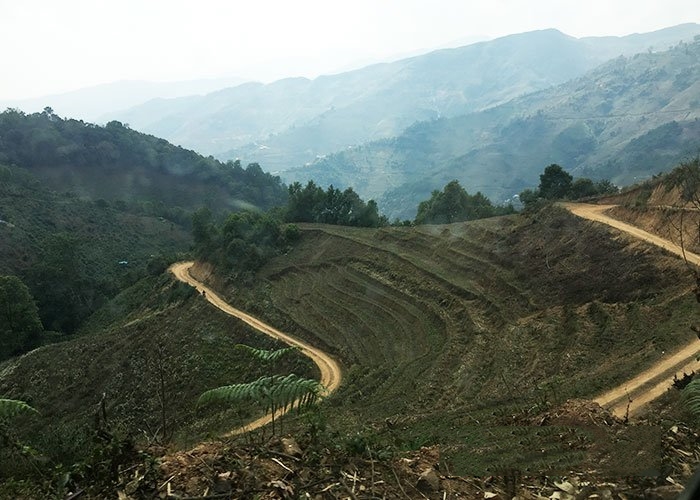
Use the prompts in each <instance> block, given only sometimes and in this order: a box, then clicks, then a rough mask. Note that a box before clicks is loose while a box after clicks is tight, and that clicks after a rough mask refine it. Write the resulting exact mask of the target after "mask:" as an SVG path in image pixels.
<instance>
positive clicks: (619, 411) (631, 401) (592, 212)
mask: <svg viewBox="0 0 700 500" xmlns="http://www.w3.org/2000/svg"><path fill="white" fill-rule="evenodd" d="M561 206H563V207H564V208H566V209H567V210H569V211H570V212H571V213H573V214H574V215H577V216H579V217H582V218H584V219H588V220H592V221H595V222H601V223H603V224H607V225H609V226H612V227H614V228H616V229H619V230H620V231H623V232H625V233H628V234H630V235H632V236H634V237H635V238H639V239H642V240H644V241H647V242H649V243H652V244H654V245H657V246H659V247H661V248H663V249H665V250H668V251H669V252H672V253H675V254H676V255H678V256H680V257H682V256H683V250H682V249H681V247H680V246H678V245H676V244H675V243H672V242H670V241H668V240H665V239H663V238H659V237H658V236H656V235H653V234H651V233H648V232H646V231H644V230H642V229H639V228H638V227H635V226H632V225H630V224H626V223H624V222H621V221H619V220H617V219H613V218H612V217H609V216H607V215H605V213H604V212H605V211H606V210H608V209H609V208H611V207H612V205H589V204H584V203H562V204H561ZM685 257H686V259H687V260H688V262H690V263H692V264H695V265H697V266H700V255H697V254H694V253H690V252H688V251H686V252H685ZM699 352H700V342H699V341H698V340H697V339H693V340H692V341H691V342H689V343H688V344H687V345H685V346H684V347H682V348H681V349H679V350H678V351H676V352H675V353H670V354H669V355H668V356H666V357H665V358H664V359H662V360H661V361H659V362H658V363H656V364H655V365H654V366H652V367H651V368H649V369H648V370H645V371H644V372H642V373H640V374H639V375H637V376H636V377H634V378H632V379H630V380H628V381H626V382H624V383H623V384H621V385H619V386H618V387H615V388H613V389H611V390H610V391H608V392H606V393H605V394H601V395H600V396H598V397H597V398H596V399H595V401H596V402H597V403H599V404H600V405H601V406H604V407H606V408H608V409H609V410H610V411H612V412H613V413H614V414H615V415H616V416H618V417H621V418H623V417H625V415H626V413H627V409H628V405H629V415H630V416H633V415H635V414H636V413H639V411H640V410H641V408H642V407H643V406H644V405H645V404H647V403H649V402H650V401H653V400H654V399H656V398H658V397H659V396H661V395H662V394H664V393H665V392H666V391H667V390H668V388H669V387H670V386H671V384H672V382H673V377H674V375H677V376H678V377H680V376H682V375H683V373H684V372H685V373H690V372H691V371H693V370H698V369H699V368H700V363H698V361H696V357H697V355H698V353H699Z"/></svg>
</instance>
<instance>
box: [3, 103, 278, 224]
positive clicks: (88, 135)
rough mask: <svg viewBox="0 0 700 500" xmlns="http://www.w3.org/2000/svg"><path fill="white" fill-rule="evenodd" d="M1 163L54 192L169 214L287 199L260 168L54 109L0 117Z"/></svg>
mask: <svg viewBox="0 0 700 500" xmlns="http://www.w3.org/2000/svg"><path fill="white" fill-rule="evenodd" d="M0 163H3V164H8V165H17V166H20V167H24V168H27V169H28V170H30V171H31V172H32V173H33V174H34V175H35V176H36V177H37V178H38V179H39V180H40V181H41V182H42V183H44V184H45V185H46V186H47V187H49V188H51V189H53V190H55V191H59V192H63V191H67V192H71V193H75V194H77V195H79V196H81V197H85V198H89V199H93V200H98V199H104V200H108V201H116V200H121V201H124V202H136V203H147V204H151V205H152V206H155V207H160V208H162V209H163V210H170V211H172V210H175V209H177V208H179V209H181V210H185V211H191V210H194V209H197V208H199V207H202V206H208V207H209V208H211V209H212V210H214V211H217V212H218V211H223V210H236V209H241V208H243V207H247V208H251V207H255V208H259V209H267V208H270V207H273V206H277V205H281V204H284V202H285V200H286V190H285V189H284V187H283V186H282V185H281V183H280V181H279V178H277V177H273V176H271V175H269V174H266V173H264V172H263V171H262V169H261V168H260V167H259V166H258V165H249V166H248V167H246V168H243V167H242V166H241V165H240V163H236V162H230V163H228V164H223V163H221V162H219V161H217V160H215V159H214V158H211V157H209V158H205V157H203V156H201V155H199V154H197V153H195V152H193V151H189V150H186V149H183V148H181V147H176V146H173V145H172V144H170V143H168V142H167V141H165V140H163V139H158V138H156V137H153V136H149V135H145V134H141V133H139V132H136V131H134V130H131V129H130V128H128V127H127V126H124V125H123V124H122V123H120V122H116V121H113V122H110V123H108V124H107V125H106V126H104V127H100V126H96V125H92V124H89V123H85V122H83V121H77V120H64V119H62V118H61V117H59V116H57V115H56V114H55V113H54V112H53V110H51V109H49V108H47V109H46V110H45V111H43V112H42V113H33V114H25V113H23V112H20V111H16V110H7V111H5V112H3V113H0ZM166 207H167V208H166Z"/></svg>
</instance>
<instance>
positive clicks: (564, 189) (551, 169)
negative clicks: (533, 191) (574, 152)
mask: <svg viewBox="0 0 700 500" xmlns="http://www.w3.org/2000/svg"><path fill="white" fill-rule="evenodd" d="M572 181H573V177H572V176H571V174H569V173H568V172H566V171H565V170H564V169H563V168H561V167H560V166H559V165H557V164H556V163H553V164H551V165H550V166H548V167H547V168H545V169H544V173H542V174H541V175H540V188H539V190H540V196H541V197H542V198H546V199H548V200H553V199H559V198H565V197H566V196H568V195H569V193H570V191H571V183H572Z"/></svg>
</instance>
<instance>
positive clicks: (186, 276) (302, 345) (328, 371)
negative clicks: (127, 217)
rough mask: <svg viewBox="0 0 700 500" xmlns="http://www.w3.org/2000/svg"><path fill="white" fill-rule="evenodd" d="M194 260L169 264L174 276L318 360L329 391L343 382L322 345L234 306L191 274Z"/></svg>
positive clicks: (265, 418)
mask: <svg viewBox="0 0 700 500" xmlns="http://www.w3.org/2000/svg"><path fill="white" fill-rule="evenodd" d="M193 264H194V262H178V263H176V264H173V265H172V266H170V272H172V273H173V274H174V275H175V277H176V278H177V279H179V280H180V281H184V282H185V283H188V284H189V285H192V286H193V287H195V288H196V289H197V291H198V292H199V293H202V292H205V293H206V299H207V300H208V301H209V302H210V303H211V304H213V305H214V306H216V307H217V308H219V309H221V310H222V311H223V312H225V313H226V314H229V315H231V316H234V317H236V318H238V319H240V320H242V321H244V322H245V323H247V324H248V325H250V326H252V327H253V328H255V329H256V330H258V331H259V332H262V333H264V334H265V335H268V336H270V337H272V338H275V339H279V340H281V341H282V342H284V343H285V344H288V345H290V346H293V347H297V348H298V349H299V351H301V353H302V354H304V355H305V356H307V357H309V358H311V360H312V361H313V362H314V363H316V366H318V368H319V370H320V371H321V384H322V385H323V386H324V387H325V388H326V391H327V394H326V395H328V394H330V393H332V392H333V391H335V390H336V389H337V388H338V387H339V386H340V381H341V379H342V372H341V371H340V366H339V365H338V363H337V362H336V361H335V360H334V359H333V358H332V357H331V356H329V355H328V354H326V353H325V352H323V351H321V350H320V349H316V348H315V347H313V346H311V345H309V344H307V343H306V342H303V341H301V340H298V339H295V338H294V337H292V336H290V335H287V334H286V333H283V332H281V331H279V330H277V329H276V328H273V327H271V326H270V325H268V324H266V323H264V322H262V321H260V320H259V319H257V318H254V317H253V316H251V315H249V314H246V313H244V312H243V311H241V310H239V309H236V308H235V307H232V306H230V305H229V304H227V303H226V302H225V301H224V300H223V299H222V298H221V297H219V296H218V295H217V294H216V292H215V291H214V290H212V289H211V288H209V287H207V286H206V285H204V284H203V283H200V282H199V281H197V280H196V279H194V278H193V277H192V276H191V275H190V268H191V267H192V265H193ZM284 413H285V411H282V410H280V411H278V412H276V413H275V418H278V417H280V416H281V415H284ZM271 421H272V415H271V414H270V415H265V416H263V417H261V418H259V419H257V420H255V421H253V422H250V423H249V424H246V425H245V426H243V427H240V428H238V429H234V430H232V431H231V432H229V433H227V434H226V436H233V435H236V434H243V433H245V432H248V431H252V430H254V429H257V428H259V427H262V426H264V425H267V424H268V423H270V422H271Z"/></svg>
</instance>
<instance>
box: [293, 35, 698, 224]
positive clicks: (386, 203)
mask: <svg viewBox="0 0 700 500" xmlns="http://www.w3.org/2000/svg"><path fill="white" fill-rule="evenodd" d="M699 118H700V38H698V40H696V41H694V42H690V43H685V42H683V43H679V44H677V45H676V46H675V47H673V48H672V49H670V50H667V51H663V52H644V53H641V54H636V55H634V56H632V57H618V58H615V59H613V60H611V61H609V62H607V63H605V64H603V65H602V66H600V67H598V68H596V69H595V70H592V71H590V72H589V73H587V74H586V75H585V76H582V77H580V78H577V79H574V80H571V81H569V82H566V83H563V84H561V85H559V86H556V87H552V88H549V89H546V90H542V91H539V92H536V93H532V94H528V95H526V96H523V97H520V98H517V99H513V100H512V101H510V102H508V103H506V104H502V105H500V106H495V107H492V108H490V109H487V110H484V111H481V112H478V113H472V114H468V115H462V116H457V117H453V118H443V119H440V120H433V121H428V122H422V123H417V124H415V125H413V126H412V127H409V128H408V129H407V130H406V131H404V132H403V133H402V134H400V135H398V136H397V137H395V138H391V139H385V140H381V141H375V142H372V143H368V144H365V145H361V146H358V147H354V148H351V149H346V150H345V151H342V152H338V153H335V154H333V155H329V156H328V157H326V158H323V159H320V160H318V161H316V162H315V163H314V164H312V165H311V166H308V167H303V168H298V169H293V170H290V171H286V172H284V173H283V178H284V179H286V180H287V181H288V182H291V181H294V180H303V179H309V178H312V179H314V180H315V181H316V182H317V183H320V184H321V185H324V184H327V183H328V184H333V185H335V186H336V187H339V188H342V187H344V186H346V185H351V186H353V187H354V188H355V190H356V191H357V192H358V193H359V194H360V195H361V196H363V197H365V198H374V199H376V200H377V201H378V203H379V206H380V207H381V209H382V210H383V211H384V212H385V213H386V214H387V215H389V216H392V217H401V218H403V217H407V218H412V217H413V215H414V214H415V208H416V207H417V205H418V203H419V202H420V201H421V200H423V199H427V198H428V197H429V196H430V192H431V191H432V190H434V189H440V188H442V187H443V186H444V185H445V184H446V183H447V182H449V181H450V180H452V179H457V180H459V181H460V183H461V184H462V186H464V187H465V189H467V191H469V192H470V193H474V192H476V191H481V192H482V193H484V194H486V195H487V196H489V197H491V198H492V199H493V200H495V201H498V202H502V201H505V200H506V199H508V198H511V197H512V196H513V195H515V194H517V193H519V192H520V191H521V190H522V189H524V188H527V187H533V186H536V185H537V183H538V175H539V174H540V173H541V172H542V170H543V169H544V167H545V166H547V165H548V164H550V163H558V164H560V165H562V166H564V167H565V168H567V169H568V170H570V171H572V172H573V173H574V174H577V175H580V176H589V177H593V178H610V179H611V180H613V181H614V182H616V183H618V184H621V185H624V184H628V183H632V182H635V181H638V180H641V179H645V178H647V177H650V176H651V175H652V174H655V173H658V172H659V171H662V170H666V169H668V168H669V167H671V166H673V165H675V164H676V163H677V162H679V161H681V160H683V159H688V158H691V157H693V156H694V155H697V154H698V153H700V121H699V120H698V119H699Z"/></svg>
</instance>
